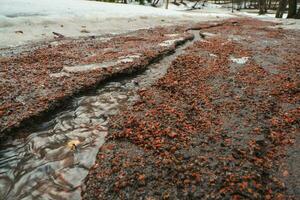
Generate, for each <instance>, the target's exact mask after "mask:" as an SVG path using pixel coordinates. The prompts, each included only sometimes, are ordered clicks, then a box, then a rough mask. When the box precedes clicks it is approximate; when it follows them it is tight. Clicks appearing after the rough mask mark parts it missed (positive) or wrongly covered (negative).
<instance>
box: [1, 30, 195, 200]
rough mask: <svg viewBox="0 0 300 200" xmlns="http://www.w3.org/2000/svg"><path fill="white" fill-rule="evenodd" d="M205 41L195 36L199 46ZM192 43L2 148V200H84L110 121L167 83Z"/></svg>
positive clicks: (77, 102)
mask: <svg viewBox="0 0 300 200" xmlns="http://www.w3.org/2000/svg"><path fill="white" fill-rule="evenodd" d="M198 39H200V38H199V37H198V34H195V39H194V41H195V40H198ZM190 43H191V42H187V43H186V44H185V45H183V46H181V47H179V48H177V50H176V52H175V53H174V54H172V55H170V56H166V57H165V58H163V59H162V60H160V61H159V62H158V63H155V64H152V65H150V66H149V68H148V69H147V70H146V71H145V72H143V73H142V74H138V75H135V76H132V77H128V78H126V79H121V80H115V81H112V82H109V83H107V84H105V85H103V86H101V87H100V88H99V89H98V90H97V91H96V92H93V94H89V95H87V96H82V97H79V98H75V99H74V100H73V102H72V103H70V104H71V106H69V108H68V109H67V110H64V111H62V112H60V113H58V114H56V115H55V116H51V117H49V119H48V120H47V121H45V122H44V123H41V124H36V125H35V126H36V127H35V128H34V130H33V131H32V132H31V133H30V134H26V136H25V137H21V138H15V139H13V140H10V141H6V142H5V143H3V144H1V147H0V199H9V200H10V199H11V200H18V199H43V200H45V199H80V198H81V197H80V193H81V187H80V185H81V184H82V181H83V180H84V178H85V177H86V175H87V174H88V171H89V168H90V167H91V166H92V165H93V164H94V162H95V159H96V155H97V152H98V149H99V147H100V146H101V145H102V144H103V143H104V139H105V136H106V135H107V124H108V121H109V119H110V116H112V115H115V114H117V113H118V111H119V110H120V109H121V108H122V107H123V106H126V105H129V104H131V103H132V102H134V101H135V100H136V99H137V98H138V96H137V95H136V91H137V90H138V89H140V88H143V87H148V86H150V85H151V84H152V83H153V82H154V81H156V80H157V79H159V78H160V77H162V76H163V75H164V74H165V73H166V71H167V68H168V66H169V65H170V64H171V62H172V61H173V60H174V59H175V58H176V57H177V56H178V55H180V54H182V53H183V51H184V48H185V47H186V46H187V45H189V44H190Z"/></svg>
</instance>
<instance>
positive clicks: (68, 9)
mask: <svg viewBox="0 0 300 200" xmlns="http://www.w3.org/2000/svg"><path fill="white" fill-rule="evenodd" d="M190 5H191V4H190ZM186 9H187V7H185V6H183V5H182V6H175V5H173V4H170V6H169V9H168V10H166V9H164V8H163V7H161V8H154V7H151V6H139V5H126V4H115V3H104V2H96V1H87V0H0V48H5V47H11V46H17V45H22V44H26V43H29V42H32V41H41V40H48V39H53V37H54V35H53V33H52V32H57V33H60V34H63V35H65V36H67V37H78V36H88V35H101V34H107V33H110V34H114V33H116V34H117V33H122V32H128V31H132V30H136V29H140V28H149V27H153V26H158V25H174V24H180V23H190V22H199V21H207V20H216V19H224V18H229V17H232V15H231V14H230V11H226V10H225V11H224V10H220V9H216V8H215V6H210V7H208V8H206V9H201V10H195V11H184V10H186Z"/></svg>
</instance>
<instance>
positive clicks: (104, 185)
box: [82, 19, 300, 199]
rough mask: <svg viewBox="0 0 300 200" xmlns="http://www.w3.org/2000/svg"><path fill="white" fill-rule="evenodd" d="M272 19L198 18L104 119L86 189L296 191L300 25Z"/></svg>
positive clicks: (214, 195)
mask: <svg viewBox="0 0 300 200" xmlns="http://www.w3.org/2000/svg"><path fill="white" fill-rule="evenodd" d="M231 22H233V21H231ZM273 25H274V24H272V23H269V22H262V21H257V20H249V19H242V20H235V21H234V22H233V23H225V24H222V25H221V26H215V27H210V26H206V25H205V24H201V25H198V26H195V27H194V29H197V28H198V29H200V30H199V31H200V33H201V35H202V37H204V39H205V40H202V41H198V42H195V43H194V44H193V45H191V46H189V47H188V48H187V49H186V52H185V53H184V54H183V55H180V56H178V58H177V59H176V60H175V61H174V62H173V63H172V64H171V66H170V68H169V69H168V72H167V74H166V75H165V76H164V77H163V78H161V79H159V80H158V81H157V82H156V83H155V84H154V85H153V86H151V87H149V88H147V89H141V90H139V97H140V100H138V101H137V102H136V103H135V104H134V105H133V106H132V107H127V108H126V109H124V110H123V111H122V113H120V114H118V115H116V116H115V117H114V118H113V119H112V120H111V121H110V128H109V134H108V136H107V141H106V142H105V144H104V145H103V146H102V147H101V148H100V151H99V153H98V155H97V161H96V164H95V165H94V167H93V168H92V169H91V170H90V173H89V175H88V177H87V178H86V182H85V186H84V188H83V189H84V191H83V193H82V195H83V199H297V198H299V195H300V187H299V181H298V180H299V179H300V178H299V168H297V166H299V163H298V162H297V159H291V158H297V157H299V141H298V140H296V139H297V138H298V139H299V117H300V116H299V115H300V110H299V109H300V108H299V105H300V104H299V100H300V94H299V66H300V55H299V47H300V32H299V31H298V32H297V31H293V30H281V29H274V28H272V26H273ZM297 163H298V164H297Z"/></svg>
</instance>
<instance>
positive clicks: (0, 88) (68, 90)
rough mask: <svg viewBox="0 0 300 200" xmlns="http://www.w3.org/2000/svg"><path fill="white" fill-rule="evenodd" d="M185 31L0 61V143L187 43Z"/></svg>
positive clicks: (57, 46)
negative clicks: (89, 91)
mask: <svg viewBox="0 0 300 200" xmlns="http://www.w3.org/2000/svg"><path fill="white" fill-rule="evenodd" d="M192 38H193V35H192V34H189V33H187V32H186V31H185V28H184V27H178V26H173V27H168V28H161V27H160V28H154V29H147V30H139V31H135V32H132V33H129V34H123V35H119V36H115V37H90V38H83V39H79V40H64V39H63V38H59V36H58V38H57V41H54V42H51V43H46V44H42V45H40V46H38V47H34V48H32V49H29V50H28V47H27V48H25V50H24V49H23V50H17V51H16V50H11V51H10V50H2V51H1V55H0V66H1V67H0V138H1V137H3V136H4V135H5V136H6V134H7V133H12V131H11V130H12V129H14V128H17V127H20V126H23V127H24V126H27V127H28V126H30V125H29V122H32V121H35V120H38V119H40V117H41V116H43V115H45V113H46V112H49V111H52V110H54V109H55V108H57V107H59V106H60V105H62V104H63V102H66V101H69V98H70V97H72V96H74V95H75V94H77V93H79V92H81V91H84V90H87V89H89V88H94V87H95V86H96V85H97V84H98V83H100V82H103V81H105V80H107V79H108V78H111V77H113V76H119V75H121V74H123V75H125V74H131V73H132V72H134V71H137V70H141V69H144V68H145V67H146V66H147V65H148V64H150V63H151V62H153V61H154V60H155V59H158V58H159V57H161V56H163V55H165V54H168V53H170V52H172V51H174V49H175V46H177V45H178V44H180V43H182V42H184V41H186V40H189V39H192Z"/></svg>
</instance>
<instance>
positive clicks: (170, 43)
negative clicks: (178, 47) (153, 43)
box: [158, 38, 183, 47]
mask: <svg viewBox="0 0 300 200" xmlns="http://www.w3.org/2000/svg"><path fill="white" fill-rule="evenodd" d="M182 40H183V38H177V39H173V40H165V41H163V42H162V43H160V44H158V45H159V46H162V47H168V46H171V45H173V44H175V42H178V41H182Z"/></svg>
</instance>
